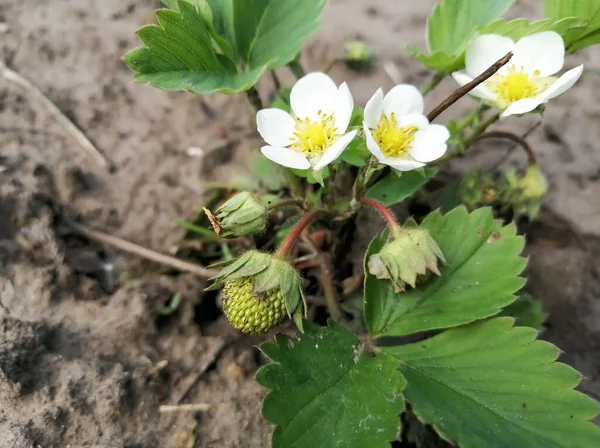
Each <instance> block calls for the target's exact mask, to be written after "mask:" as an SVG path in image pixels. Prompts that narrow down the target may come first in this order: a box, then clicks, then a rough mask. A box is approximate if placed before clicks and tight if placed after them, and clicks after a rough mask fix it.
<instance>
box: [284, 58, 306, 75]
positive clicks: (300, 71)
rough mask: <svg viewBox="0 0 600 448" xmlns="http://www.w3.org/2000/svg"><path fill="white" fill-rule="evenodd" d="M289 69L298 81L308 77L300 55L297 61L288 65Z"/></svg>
mask: <svg viewBox="0 0 600 448" xmlns="http://www.w3.org/2000/svg"><path fill="white" fill-rule="evenodd" d="M288 68H289V69H290V71H291V72H292V73H293V74H294V76H295V77H296V78H298V79H300V78H302V77H303V76H304V75H306V71H305V70H304V67H302V64H301V63H300V55H298V56H296V59H294V60H293V61H291V62H289V63H288Z"/></svg>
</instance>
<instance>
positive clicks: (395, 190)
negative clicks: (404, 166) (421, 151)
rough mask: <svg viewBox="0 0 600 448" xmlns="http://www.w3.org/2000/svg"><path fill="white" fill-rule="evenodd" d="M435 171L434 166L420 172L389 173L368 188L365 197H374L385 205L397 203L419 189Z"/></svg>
mask: <svg viewBox="0 0 600 448" xmlns="http://www.w3.org/2000/svg"><path fill="white" fill-rule="evenodd" d="M437 171H438V169H437V168H436V167H428V168H425V169H424V170H423V172H422V173H421V172H418V171H408V172H405V173H402V174H401V175H400V176H398V175H397V174H396V173H390V174H388V175H387V176H385V177H384V178H383V179H381V180H380V181H379V182H377V183H376V184H375V185H373V186H372V187H371V188H369V190H368V191H367V194H366V197H367V198H370V199H375V200H376V201H379V202H381V203H382V204H383V205H385V206H390V205H394V204H397V203H398V202H400V201H403V200H404V199H406V198H408V197H410V196H412V195H413V194H415V193H416V192H417V191H419V189H420V188H421V187H422V186H423V185H425V184H426V183H427V182H428V181H429V179H431V178H432V177H433V176H435V174H436V173H437Z"/></svg>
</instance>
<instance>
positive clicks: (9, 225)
mask: <svg viewBox="0 0 600 448" xmlns="http://www.w3.org/2000/svg"><path fill="white" fill-rule="evenodd" d="M84 3H85V5H84V4H83V3H82V2H80V1H77V0H61V1H58V0H38V1H36V2H33V1H31V0H30V1H22V0H0V25H1V26H0V57H1V58H2V60H3V61H4V62H5V63H6V64H7V65H8V66H9V67H11V68H12V69H14V70H16V71H18V72H19V73H21V74H22V75H24V76H26V77H27V78H29V79H30V80H31V81H32V82H33V83H34V84H35V85H37V86H38V87H39V88H40V89H41V90H42V91H43V92H44V93H45V94H46V95H47V96H48V97H49V98H50V99H51V100H52V101H53V102H55V103H56V104H57V105H58V106H59V107H60V109H61V110H62V111H63V112H64V113H65V114H66V115H67V116H69V117H70V118H71V119H72V120H73V121H74V122H75V123H77V125H78V126H79V127H80V128H81V129H82V130H83V131H84V132H85V134H86V135H87V136H88V137H89V138H90V139H91V140H92V141H93V142H94V144H95V145H96V146H97V147H98V148H99V150H100V151H101V152H102V154H103V155H104V156H105V157H106V159H107V160H108V161H109V162H110V169H109V170H105V169H102V168H101V167H98V166H97V165H96V164H95V163H94V162H93V161H92V160H91V159H89V158H88V157H86V156H85V154H84V153H83V152H82V151H81V149H80V147H79V146H78V145H77V143H75V142H74V141H73V139H72V138H71V137H70V136H69V135H68V134H67V133H66V132H65V131H64V128H63V127H61V126H60V125H58V124H57V123H56V121H55V120H54V119H53V117H52V116H51V115H49V114H48V113H47V112H46V111H45V110H44V109H43V108H42V107H41V106H40V104H39V103H37V102H36V101H34V100H32V99H31V98H30V97H29V96H28V95H27V94H26V92H24V91H23V90H22V89H20V88H18V87H15V86H13V85H11V84H9V83H7V82H6V81H5V80H2V78H0V165H1V166H2V167H3V168H2V169H3V170H4V171H3V172H2V173H0V299H1V300H0V327H1V332H0V434H1V437H0V448H29V447H38V446H39V447H43V448H63V447H73V448H76V447H77V448H78V447H111V448H112V447H115V448H116V447H123V448H124V447H128V448H134V447H135V448H142V447H143V448H150V447H177V448H183V447H192V446H195V447H263V446H267V445H268V440H269V438H270V431H271V428H270V426H269V425H268V424H267V423H265V422H264V421H263V420H262V419H261V417H260V415H259V407H260V401H261V399H262V396H263V394H264V391H263V390H262V389H261V388H260V387H259V386H258V385H256V384H255V382H254V380H253V374H254V372H255V370H256V368H257V366H258V365H259V364H260V362H262V361H261V359H260V356H259V355H258V354H257V351H256V350H255V349H254V348H253V345H255V344H257V343H258V342H260V339H252V338H246V337H242V336H239V335H237V334H235V333H234V332H233V331H231V330H230V329H229V327H228V326H227V325H226V323H225V322H224V321H223V319H222V318H220V317H218V316H213V315H212V314H214V313H212V314H211V310H210V309H209V308H207V307H203V306H202V305H203V304H202V299H201V291H202V289H203V287H204V286H205V285H204V283H203V282H202V281H201V280H199V279H197V278H195V277H192V276H190V275H175V274H174V273H172V272H167V271H165V270H164V269H160V268H158V267H156V266H155V265H150V264H147V263H145V262H139V261H135V260H133V259H131V258H129V257H123V256H121V255H118V254H114V253H112V252H106V251H105V250H104V249H102V248H101V247H100V246H97V245H95V244H93V243H90V242H89V241H87V240H85V239H82V238H80V237H77V236H75V235H73V234H69V233H66V232H65V229H64V228H63V227H62V226H61V225H60V223H59V222H58V220H57V219H56V215H55V213H54V210H53V208H52V207H51V199H54V200H56V199H59V200H60V201H62V202H65V203H67V204H69V207H70V208H71V209H72V210H73V211H74V212H76V213H77V214H78V216H79V218H80V219H81V220H82V221H83V222H85V223H86V224H88V225H91V226H93V227H96V228H99V229H103V230H105V231H108V232H111V233H114V234H116V235H119V236H121V237H123V238H127V239H130V240H133V241H136V242H138V243H140V244H144V245H146V246H149V247H152V248H154V249H157V250H160V251H164V252H168V251H171V250H172V249H173V248H174V247H175V246H176V244H177V242H178V241H179V240H180V238H181V237H182V234H183V233H182V231H181V229H179V228H178V227H177V226H176V225H175V219H176V218H178V217H185V218H192V217H193V216H194V215H195V212H196V211H197V210H198V208H199V207H201V206H202V201H203V196H202V194H203V191H204V189H203V186H202V182H203V181H204V180H207V179H226V176H227V173H231V172H240V171H242V170H245V160H246V156H247V154H248V152H249V151H256V145H257V142H258V140H257V139H256V135H255V131H254V127H253V117H252V110H251V108H250V107H249V106H248V105H247V103H246V100H245V98H243V97H238V98H233V97H226V96H217V95H215V96H211V97H208V98H199V97H194V96H190V95H188V94H168V93H165V92H161V91H158V90H154V89H152V88H149V87H146V86H141V85H136V84H134V83H133V82H132V81H131V73H130V72H129V71H128V70H127V69H126V67H125V66H124V64H123V63H122V62H121V61H120V57H121V56H122V55H123V53H124V52H125V51H126V50H128V49H130V48H132V47H134V46H136V45H137V41H136V38H135V35H134V32H135V30H136V29H137V28H139V26H141V25H142V24H145V23H148V22H149V21H151V20H152V18H153V16H152V10H153V8H155V7H157V6H158V2H157V1H150V0H127V1H124V0H104V1H102V2H84ZM539 3H540V2H537V1H533V0H528V1H522V2H520V10H519V9H516V10H515V11H513V12H512V14H513V15H518V13H519V12H520V13H521V14H524V15H526V16H528V17H535V16H536V15H539V11H537V9H536V8H535V7H533V6H532V5H538V4H539ZM432 4H433V1H432V0H427V1H421V2H414V1H408V0H405V1H398V0H378V1H375V0H373V1H364V0H332V2H331V5H330V6H329V7H328V9H327V10H326V13H325V27H324V28H323V29H322V30H321V31H319V32H318V33H317V34H316V36H315V37H314V38H312V39H311V41H310V43H309V45H308V48H307V50H306V52H305V59H306V61H305V62H306V65H307V66H308V67H309V68H310V69H319V68H322V67H324V66H325V65H327V63H328V62H329V60H331V59H332V58H334V57H336V56H337V55H338V54H339V53H340V51H341V49H342V47H343V43H344V41H346V40H347V39H350V38H355V37H358V36H360V37H363V38H365V39H367V40H369V41H371V42H372V43H373V44H374V45H375V46H376V47H377V49H378V51H379V54H380V58H381V61H387V60H391V61H393V62H394V63H395V64H396V66H397V67H398V69H399V72H400V75H401V77H402V80H403V81H407V82H417V83H419V82H422V81H423V80H424V79H426V77H427V72H426V71H425V70H423V69H422V67H421V66H420V65H419V64H418V63H416V62H414V61H412V60H411V59H410V58H409V57H408V55H407V54H406V52H405V51H404V46H405V45H407V44H412V45H420V46H422V45H423V33H424V22H425V17H426V14H427V12H428V11H429V10H430V8H431V5H432ZM599 60H600V49H594V50H592V51H587V52H584V53H582V54H581V55H577V56H574V57H572V58H571V59H569V61H568V65H569V66H574V65H576V64H577V63H579V62H580V61H584V62H585V63H586V65H587V67H588V68H590V69H598V68H600V67H598V64H599V63H600V62H599ZM332 75H333V77H334V78H336V79H337V80H338V81H342V80H347V81H348V83H349V85H350V87H351V89H352V90H353V92H354V94H355V100H356V102H357V104H364V102H365V101H366V100H367V99H368V97H369V96H370V95H371V93H372V92H373V91H374V89H375V88H376V87H377V86H383V87H384V88H389V87H391V86H392V82H391V80H390V79H389V77H388V76H387V75H386V74H385V71H384V70H383V69H382V67H381V64H379V65H378V66H377V68H376V69H375V70H374V72H373V73H371V74H368V75H364V74H363V75H359V74H355V73H350V72H347V71H346V69H345V68H343V67H336V68H335V69H334V70H333V72H332ZM261 88H262V89H261V90H262V92H263V94H265V96H266V94H267V89H269V85H268V84H267V83H266V82H265V83H262V84H261ZM452 88H453V85H452V83H451V82H450V81H447V82H446V83H445V84H444V85H443V86H442V87H441V88H440V89H439V92H436V93H435V95H432V96H431V98H428V103H429V104H430V105H433V104H435V103H436V101H439V100H440V99H441V98H442V97H443V96H444V94H446V93H448V92H449V91H450V90H451V89H452ZM599 88H600V79H598V78H597V77H596V76H595V75H592V74H590V75H587V76H586V77H585V78H584V79H583V80H582V81H580V82H579V84H578V85H577V86H576V87H575V88H574V89H572V91H570V92H569V93H568V94H567V95H565V96H564V97H562V98H560V99H559V100H558V101H556V102H554V103H552V105H551V106H550V107H549V109H548V111H547V113H546V116H545V119H544V125H543V126H542V127H541V128H540V129H538V131H537V132H536V133H535V134H534V135H533V136H532V137H531V138H530V141H531V143H532V145H533V146H534V148H535V150H536V151H537V153H538V154H539V159H540V162H541V165H542V167H543V169H544V170H545V171H546V172H547V173H548V174H549V177H550V181H551V183H552V191H551V193H550V195H549V198H548V200H547V203H546V207H545V210H544V213H543V214H542V217H541V219H540V222H539V223H537V224H535V225H534V226H532V227H531V229H530V233H529V238H530V240H531V243H532V244H531V246H530V248H529V249H528V251H529V254H530V257H531V258H530V260H531V262H530V267H529V274H530V282H529V284H528V288H529V289H530V291H531V292H532V293H533V294H534V295H535V296H536V297H538V298H540V299H542V300H543V301H544V303H545V306H546V308H547V310H548V311H549V312H550V319H549V328H548V330H547V331H546V333H545V334H544V336H545V337H547V338H549V339H550V340H552V341H553V342H555V343H557V344H558V345H559V346H560V347H561V348H562V349H563V351H564V352H565V354H564V356H563V360H564V361H565V362H568V363H570V364H571V365H573V366H575V367H576V368H577V369H579V370H580V371H581V372H583V374H584V375H585V377H586V379H585V380H584V382H583V383H582V386H581V388H582V390H584V391H587V392H589V393H592V394H595V396H599V395H600V301H599V300H600V277H599V271H598V269H597V267H596V263H595V260H597V259H598V255H599V254H600V201H599V200H598V199H597V198H598V195H600V151H599V150H598V143H597V142H598V139H599V138H600V128H599V127H598V126H597V120H598V117H599V116H600V102H599V99H600V98H598V93H597V92H599V91H600V89H599ZM472 105H473V103H471V102H470V101H469V100H468V99H464V100H462V101H461V102H460V103H459V105H457V107H456V108H455V109H453V110H452V111H450V112H448V113H447V114H446V115H445V116H444V117H442V119H448V118H451V117H452V116H453V115H456V114H458V113H460V111H461V110H462V111H464V110H467V109H468V108H470V107H472ZM533 120H535V119H534V118H528V119H523V120H517V119H511V120H510V122H506V123H503V125H502V126H505V127H511V128H513V129H514V128H515V127H516V128H517V129H518V130H525V129H527V128H528V127H529V126H530V125H531V123H532V121H533ZM191 146H194V147H200V148H202V149H203V150H204V153H205V156H204V157H198V156H190V155H189V154H188V152H187V151H186V150H187V148H189V147H191ZM501 148H503V147H502V146H498V147H496V146H488V147H486V148H485V149H482V150H480V151H479V152H478V154H479V155H478V156H477V157H475V158H474V159H472V160H471V161H470V162H469V163H471V164H472V163H475V164H478V165H480V166H485V165H486V164H488V163H491V161H492V160H496V159H497V157H498V154H501V152H499V151H496V149H501ZM518 163H522V157H521V156H520V155H519V154H516V155H514V156H513V157H511V158H509V159H508V161H507V162H506V163H505V164H506V165H507V166H508V165H511V164H518ZM463 168H464V167H459V166H457V169H459V170H460V169H463ZM581 241H584V244H583V245H582V244H581ZM112 257H116V265H118V266H121V267H122V269H125V270H129V271H131V272H132V274H131V275H130V278H131V279H130V280H129V281H127V282H125V283H124V284H121V285H119V286H118V287H117V288H115V290H114V291H112V292H111V293H107V292H106V290H107V289H108V290H110V289H111V288H110V286H111V285H110V284H106V281H107V280H106V278H105V279H104V280H105V282H104V283H103V284H101V283H99V282H98V281H97V279H96V278H97V276H96V275H95V274H96V271H98V270H102V269H104V272H106V266H113V265H114V263H113V259H112ZM109 283H110V282H109ZM102 287H104V289H102ZM176 292H180V293H181V294H182V296H183V298H184V300H183V304H182V306H181V308H180V309H179V310H178V311H177V313H175V314H174V315H173V316H171V317H169V318H160V319H157V318H156V316H155V314H154V313H153V310H154V309H155V308H156V307H157V306H160V305H163V304H164V303H165V302H166V301H168V300H169V298H170V297H172V296H173V294H174V293H176ZM209 314H211V315H209ZM199 323H200V325H199ZM263 339H264V338H263ZM164 360H166V361H168V364H167V367H166V368H163V369H159V368H158V366H157V365H159V363H160V362H161V361H164ZM203 371H206V372H205V373H204V375H202V376H201V377H200V379H199V382H198V383H197V384H196V383H194V381H195V379H196V378H197V377H198V375H199V374H200V373H201V372H203ZM190 386H192V387H191V388H190ZM188 389H189V393H188V394H186V395H184V392H186V390H188ZM182 397H183V398H182ZM177 400H181V401H182V402H184V403H208V404H210V405H211V408H210V409H209V410H208V411H206V412H202V413H200V414H194V413H182V412H178V413H169V414H159V412H158V407H159V406H160V405H162V404H169V403H173V402H175V401H177ZM194 439H195V444H194Z"/></svg>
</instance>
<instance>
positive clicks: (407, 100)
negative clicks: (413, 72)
mask: <svg viewBox="0 0 600 448" xmlns="http://www.w3.org/2000/svg"><path fill="white" fill-rule="evenodd" d="M363 127H364V131H365V138H366V140H367V148H368V149H369V151H371V154H373V155H374V156H375V157H377V159H378V160H379V162H381V163H384V164H386V165H389V166H391V167H392V168H394V169H397V170H399V171H410V170H414V169H415V168H420V167H423V166H425V164H426V163H427V162H431V161H433V160H436V159H439V158H440V157H442V156H443V155H444V153H445V152H446V149H447V148H448V145H447V144H446V141H447V140H448V139H449V138H450V133H449V132H448V129H446V127H445V126H441V125H438V124H431V125H430V124H429V120H427V117H426V116H425V115H423V95H421V93H420V92H419V90H418V89H417V88H416V87H414V86H411V85H408V84H400V85H397V86H396V87H394V88H393V89H392V90H390V91H389V92H388V94H387V95H385V97H384V96H383V91H382V90H381V89H379V90H377V92H375V94H374V95H373V97H372V98H371V99H370V100H369V102H368V103H367V105H366V107H365V117H364V121H363Z"/></svg>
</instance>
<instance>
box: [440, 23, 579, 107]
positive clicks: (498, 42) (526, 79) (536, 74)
mask: <svg viewBox="0 0 600 448" xmlns="http://www.w3.org/2000/svg"><path fill="white" fill-rule="evenodd" d="M509 51H512V52H513V57H512V58H511V60H510V61H509V62H508V64H506V65H505V66H504V67H502V68H501V69H500V70H498V72H497V73H496V74H495V75H494V76H492V77H491V78H490V79H489V80H487V81H486V82H484V83H482V84H480V85H479V86H477V87H475V88H474V89H473V90H471V92H470V93H471V95H473V96H476V97H478V98H481V99H482V100H483V101H484V102H485V103H488V104H492V105H494V106H496V107H498V108H500V109H503V110H504V112H502V115H501V117H502V118H504V117H507V116H509V115H515V114H524V113H527V112H531V111H532V110H534V109H535V108H537V107H538V106H540V105H541V104H544V103H546V102H547V101H548V100H550V99H552V98H555V97H557V96H559V95H561V94H563V93H564V92H565V91H566V90H568V89H569V88H571V87H572V86H573V84H575V82H576V81H577V80H578V79H579V77H580V76H581V73H582V72H583V65H580V66H578V67H575V68H574V69H571V70H569V71H567V72H566V73H564V74H563V75H562V76H561V77H560V78H556V77H553V76H552V75H554V74H556V73H558V72H559V71H560V70H561V69H562V68H563V65H564V60H565V44H564V41H563V39H562V37H561V36H560V35H559V34H558V33H556V32H554V31H544V32H541V33H536V34H532V35H530V36H526V37H523V38H522V39H520V40H519V41H518V42H516V43H515V42H514V41H513V40H512V39H510V38H508V37H505V36H500V35H497V34H484V35H482V36H478V37H476V38H475V39H474V40H473V41H472V42H471V43H470V44H469V46H468V47H467V52H466V73H460V72H456V73H453V74H452V76H453V77H454V79H455V80H456V82H458V84H460V85H461V86H463V85H465V84H467V83H468V82H470V81H472V80H473V78H476V77H477V76H479V75H480V74H481V73H483V72H484V71H485V70H486V69H487V68H489V67H490V66H491V65H492V64H493V63H494V62H496V61H497V60H498V59H500V58H501V57H502V56H504V55H505V54H507V53H508V52H509Z"/></svg>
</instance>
